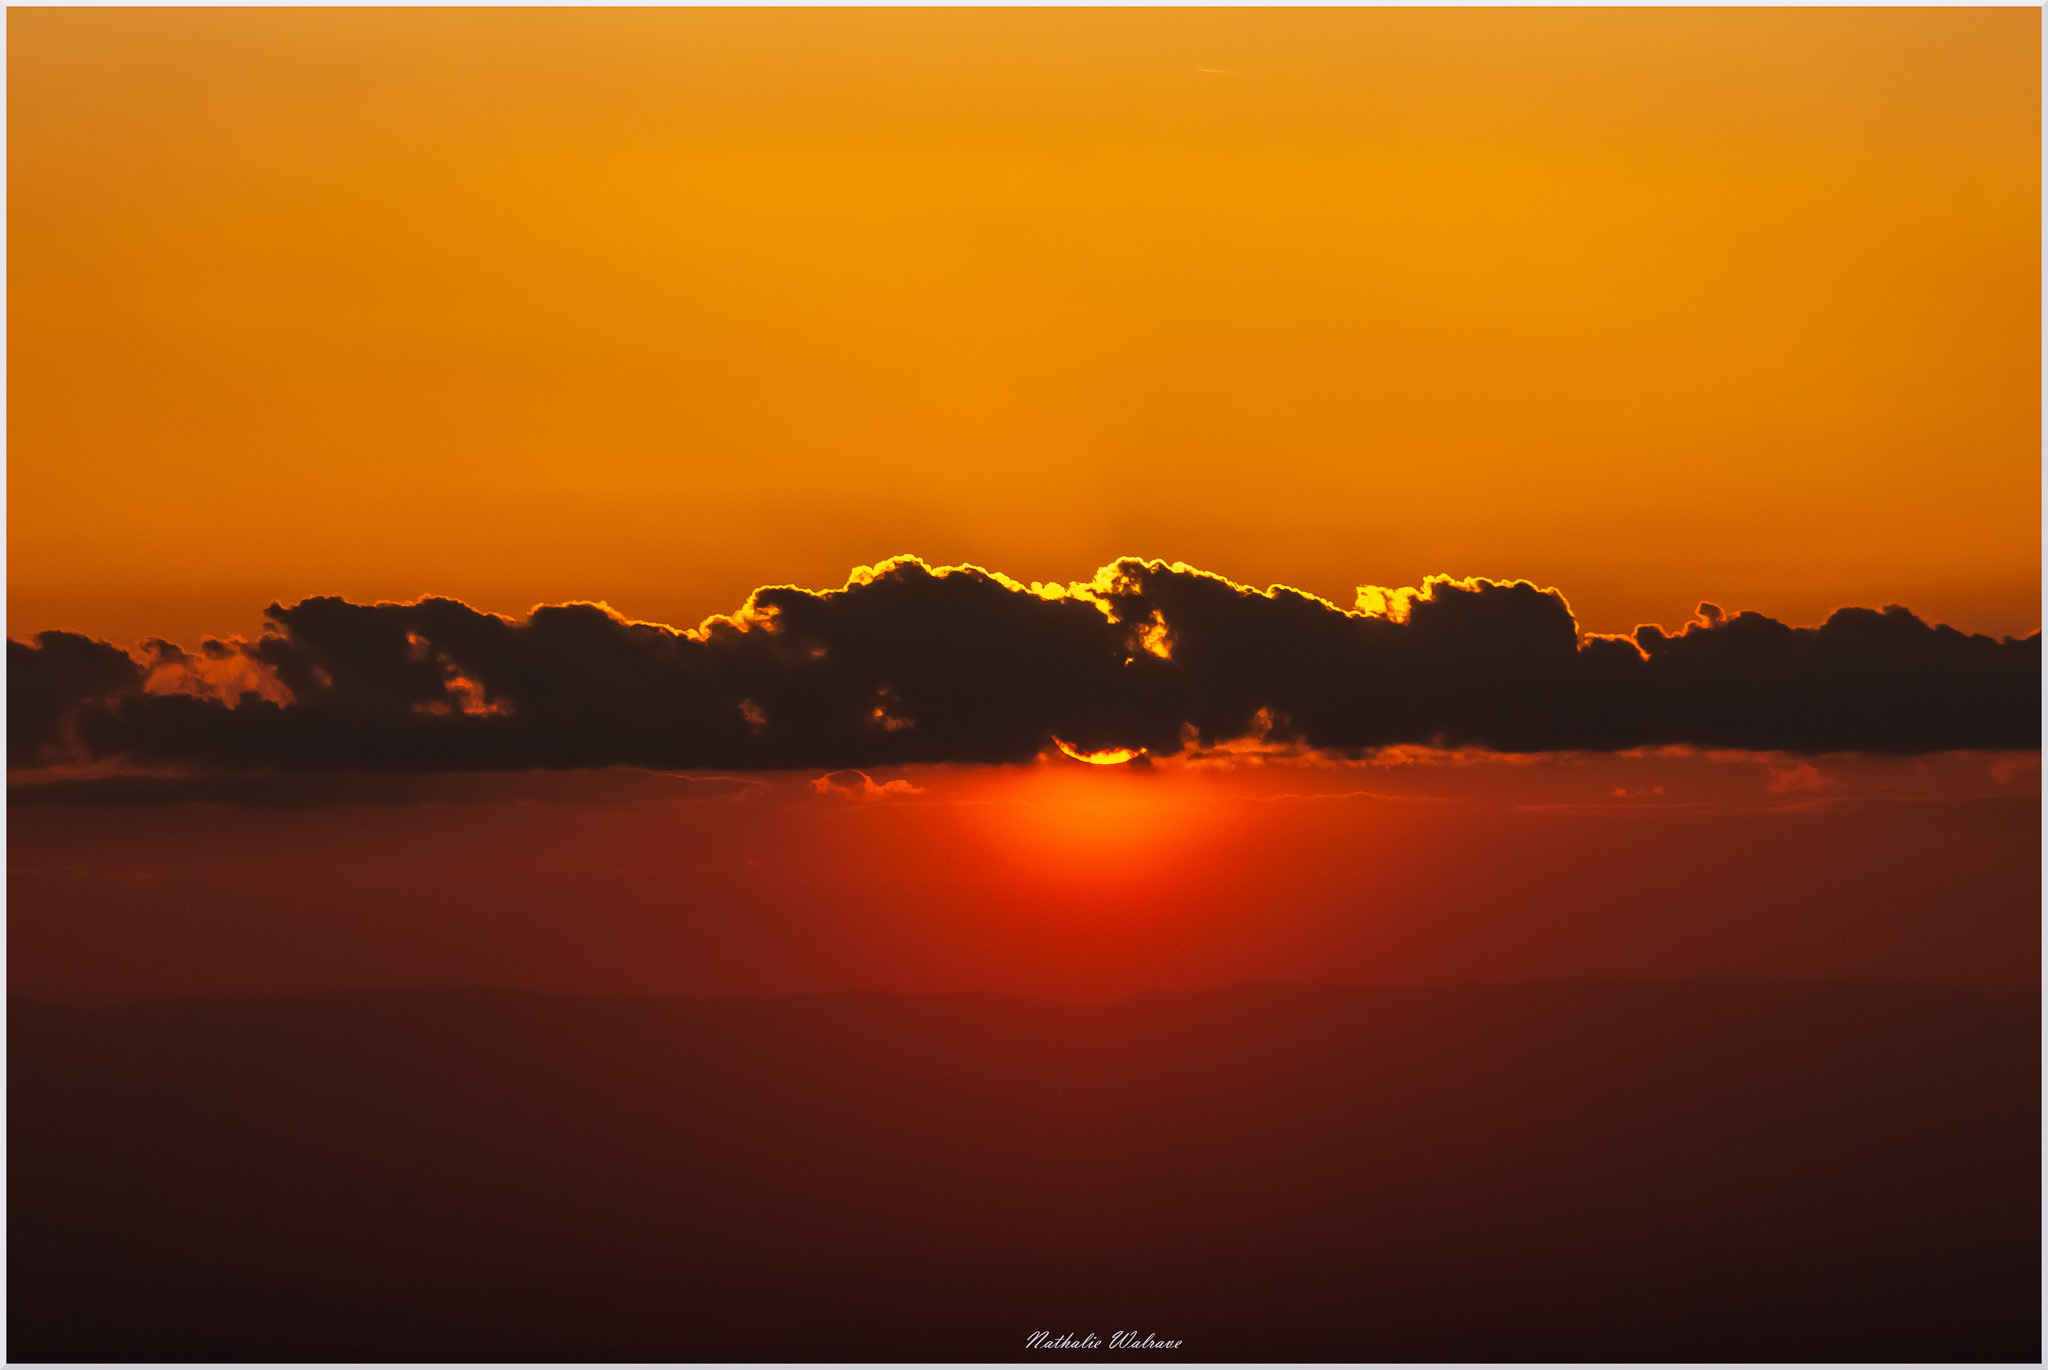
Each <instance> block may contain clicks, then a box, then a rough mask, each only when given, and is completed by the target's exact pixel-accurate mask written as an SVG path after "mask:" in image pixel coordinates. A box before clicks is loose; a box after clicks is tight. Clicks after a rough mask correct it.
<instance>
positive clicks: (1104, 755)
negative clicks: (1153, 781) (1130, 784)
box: [1052, 737, 1145, 766]
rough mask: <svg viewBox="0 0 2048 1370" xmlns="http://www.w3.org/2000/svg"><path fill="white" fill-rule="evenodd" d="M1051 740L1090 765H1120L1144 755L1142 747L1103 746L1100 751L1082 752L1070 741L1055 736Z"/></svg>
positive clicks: (1061, 748)
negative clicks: (1063, 740)
mask: <svg viewBox="0 0 2048 1370" xmlns="http://www.w3.org/2000/svg"><path fill="white" fill-rule="evenodd" d="M1052 742H1053V745H1054V746H1055V747H1058V748H1059V749H1060V750H1061V751H1063V752H1065V753H1066V754H1067V755H1068V756H1071V757H1073V758H1074V760H1076V761H1085V762H1087V763H1088V764H1089V765H1091V766H1121V765H1123V764H1124V763H1125V762H1127V761H1136V760H1137V759H1138V758H1139V757H1141V756H1143V755H1145V749H1144V748H1143V747H1104V748H1103V749H1101V750H1100V751H1093V752H1084V751H1082V750H1081V749H1080V748H1079V747H1076V746H1074V745H1073V744H1071V743H1067V742H1062V741H1060V740H1059V739H1058V738H1057V737H1056V738H1054V739H1053V740H1052Z"/></svg>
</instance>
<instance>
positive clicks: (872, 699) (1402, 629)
mask: <svg viewBox="0 0 2048 1370" xmlns="http://www.w3.org/2000/svg"><path fill="white" fill-rule="evenodd" d="M266 616H267V618H268V619H269V621H270V625H271V627H270V629H269V630H268V631H267V632H266V633H265V634H264V635H263V636H261V637H260V638H258V639H257V640H255V641H253V642H244V641H239V640H230V641H219V640H214V639H208V640H207V641H205V642H203V643H202V644H201V645H200V650H199V651H198V652H196V653H194V652H187V651H185V650H183V649H182V648H179V647H176V646H173V645H172V644H169V643H166V642H162V641H160V640H154V639H152V640H150V641H148V642H145V643H144V644H142V646H141V648H139V649H138V651H137V653H134V654H131V653H129V652H126V651H123V650H122V649H121V648H119V647H116V646H113V645H111V644H108V643H104V642H99V641H95V640H93V639H91V638H88V637H83V636H80V635H78V634H75V633H67V632H45V633H40V634H38V635H37V636H36V637H35V639H34V640H33V641H32V642H18V641H14V640H12V639H10V640H9V641H8V644H7V654H8V655H7V660H8V672H9V675H8V681H9V683H8V764H9V766H10V767H11V768H21V767H24V766H34V765H42V764H50V763H54V762H65V761H69V762H77V761H97V760H108V759H113V758H120V759H124V760H127V761H130V762H134V763H137V764H143V765H172V766H180V767H197V768H215V769H264V770H352V771H446V770H514V769H530V768H567V767H586V766H609V765H618V764H631V765H642V766H651V767H660V768H667V769H684V768H696V767H715V768H720V769H774V768H816V767H824V768H828V769H841V768H849V769H850V768H859V767H873V766H887V765H901V764H911V763H934V762H939V763H943V762H954V763H1002V762H1019V761H1027V760H1030V759H1031V758H1033V757H1036V756H1037V755H1039V754H1040V753H1041V752H1044V751H1046V750H1048V749H1049V748H1051V747H1054V746H1057V745H1058V744H1060V743H1064V744H1066V746H1067V748H1068V749H1070V750H1075V751H1082V752H1113V751H1115V750H1117V749H1130V750H1137V749H1143V750H1144V751H1146V752H1148V753H1150V754H1152V755H1155V756H1163V755H1171V754H1174V753H1177V752H1181V751H1183V750H1186V749H1189V748H1195V747H1213V746H1219V745H1225V744H1229V743H1232V742H1241V741H1244V740H1247V739H1251V740H1257V741H1259V742H1262V743H1265V744H1268V745H1290V746H1299V747H1305V748H1314V749H1321V750H1327V751H1330V752H1335V753H1339V754H1346V755H1360V754H1363V753H1366V752H1368V751H1371V750H1372V749H1375V748H1379V747H1385V746H1394V745H1412V744H1424V745H1438V746H1450V747H1467V748H1472V747H1477V748H1491V749H1494V750H1499V751H1512V752H1534V751H1556V750H1594V751H1613V750H1621V749H1626V748H1632V747H1639V746H1658V745H1693V746H1701V747H1725V748H1742V749H1753V750H1769V751H1786V752H1801V753H1818V752H1829V751H1877V752H1891V753H1913V752H1927V751H1942V750H1950V749H1957V748H1974V747H1984V748H2033V747H2038V746H2039V745H2040V738H2041V728H2040V690H2041V654H2040V634H2038V633H2036V634H2033V635H2032V636H2029V637H2027V638H2024V639H2014V638H2004V639H1999V640H1994V639H1992V638H1988V637H1984V636H1980V635H1969V634H1964V633H1961V632H1958V631H1956V630H1955V629H1952V628H1948V627H1943V626H1937V625H1932V624H1929V623H1926V622H1924V621H1922V620H1921V619H1920V618H1918V617H1917V616H1915V615H1914V614H1912V613H1910V612H1908V611H1907V610H1905V609H1903V608H1900V607H1898V606H1896V605H1894V606H1891V607H1888V608H1885V609H1882V610H1877V609H1842V610H1839V611H1837V612H1836V613H1835V614H1834V615H1832V616H1831V617H1830V618H1829V619H1828V621H1827V622H1826V623H1825V624H1822V625H1821V626H1820V627H1818V628H1802V627H1791V626H1788V625H1786V624H1783V623H1780V622H1777V621H1776V620H1774V619H1770V618H1766V617H1764V616H1763V615H1761V614H1754V613H1742V614H1735V615H1732V616H1730V615H1725V614H1723V613H1722V612H1721V611H1720V610H1719V609H1718V608H1716V607H1715V606H1713V605H1711V604H1703V605H1701V606H1700V616H1699V618H1698V619H1697V620H1695V621H1694V622H1692V623H1690V624H1688V625H1687V626H1686V627H1685V629H1684V630H1683V631H1681V632H1678V633H1675V634H1670V633H1666V632H1664V631H1663V630H1661V629H1659V628H1656V627H1643V628H1639V629H1637V630H1636V632H1635V634H1634V635H1633V637H1618V636H1616V637H1609V636H1603V635H1598V634H1582V633H1580V632H1579V631H1578V626H1577V624H1576V622H1575V621H1574V619H1573V617H1572V614H1571V610H1570V608H1569V607H1568V606H1567V604H1566V603H1565V600H1564V598H1563V597H1562V596H1561V595H1559V594H1558V593H1557V592H1556V591H1554V590H1545V589H1539V588H1537V587H1536V586H1534V585H1532V584H1530V583H1528V582H1526V581H1513V582H1504V581H1487V580H1462V581H1461V580H1453V579H1451V578H1449V577H1432V578H1431V579H1430V580H1429V581H1428V582H1427V583H1425V584H1424V586H1423V587H1422V588H1421V589H1420V590H1402V591H1391V592H1390V591H1385V590H1380V589H1376V588H1367V589H1363V590H1361V591H1360V592H1359V596H1358V603H1357V605H1356V607H1354V608H1353V609H1350V610H1345V609H1342V608H1339V607H1338V606H1336V605H1334V604H1331V603H1329V602H1328V601H1325V600H1322V599H1319V598H1316V597H1315V596H1313V595H1309V594H1306V593H1303V592H1301V591H1298V590H1292V589H1288V588H1286V587H1280V586H1276V587H1273V588H1272V589H1270V590H1266V591H1259V590H1254V589H1252V588H1250V587H1247V586H1243V585H1238V584H1234V583H1233V582H1231V581H1228V580H1226V579H1224V578H1222V577H1221V576H1217V575H1213V574H1210V573H1208V572H1205V571H1199V570H1196V569H1194V568H1192V567H1189V566H1186V565H1184V564H1181V563H1173V564H1171V565H1169V564H1166V563H1163V562H1155V561H1141V560H1136V559H1126V560H1122V561H1118V562H1116V563H1114V564H1112V565H1110V566H1107V567H1105V568H1103V569H1102V570H1101V571H1100V572H1098V573H1097V575H1096V576H1095V578H1094V579H1093V580H1092V581H1088V582H1082V583H1075V584H1071V585H1037V584H1033V585H1028V586H1027V585H1022V584H1020V583H1018V582H1016V581H1013V580H1011V579H1009V578H1008V577H1005V576H1002V575H999V574H995V573H992V572H989V571H985V570H982V569H980V568H978V567H942V568H933V567H930V566H928V565H926V564H925V563H923V562H922V561H919V560H917V559H915V558H909V557H904V558H898V559H895V560H892V561H888V562H884V563H882V564H880V565H878V566H874V567H862V568H860V569H858V570H856V571H855V573H854V574H853V576H852V578H851V579H850V580H849V581H848V582H847V584H846V585H845V586H844V587H843V588H841V589H839V590H832V591H810V590H802V589H797V588H795V587H792V586H773V587H768V588H764V589H761V590H757V591H756V592H755V593H754V594H753V595H752V596H750V597H749V599H748V601H747V603H746V604H745V605H744V606H743V607H742V608H741V609H740V610H739V611H738V612H737V613H735V614H731V615H726V616H721V617H717V618H712V619H709V620H706V621H705V623H704V624H702V625H701V626H699V627H698V628H695V629H690V630H679V629H675V628H671V627H667V626H664V625H661V624H653V623H639V622H633V621H631V620H628V619H625V618H623V617H621V616H620V615H618V614H617V613H615V612H613V611H612V610H610V609H609V608H608V607H606V606H604V605H600V604H561V605H548V606H543V607H540V608H537V609H535V610H534V611H533V612H532V613H531V614H530V615H529V616H528V617H527V618H526V619H524V620H511V619H506V618H502V617H499V616H497V615H494V614H487V613H483V612H480V611H478V610H476V609H473V608H470V607H469V606H468V605H465V604H462V603H460V602H459V601H456V600H450V599H435V598H429V599H422V600H420V601H418V602H417V603H411V604H354V603H350V602H349V601H347V600H343V599H338V598H332V597H322V598H315V599H308V600H305V601H303V602H301V603H298V604H295V605H291V606H289V607H285V606H281V605H272V606H271V607H270V608H269V610H268V611H267V613H266Z"/></svg>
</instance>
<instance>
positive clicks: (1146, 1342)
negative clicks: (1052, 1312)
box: [1024, 1332, 1180, 1351]
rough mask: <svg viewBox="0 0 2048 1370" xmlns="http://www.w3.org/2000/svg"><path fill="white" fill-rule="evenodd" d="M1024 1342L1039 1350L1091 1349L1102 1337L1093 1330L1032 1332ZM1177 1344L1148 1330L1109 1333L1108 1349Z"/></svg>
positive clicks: (1161, 1348)
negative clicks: (1139, 1332) (1079, 1333)
mask: <svg viewBox="0 0 2048 1370" xmlns="http://www.w3.org/2000/svg"><path fill="white" fill-rule="evenodd" d="M1024 1344H1025V1345H1026V1346H1032V1347H1036V1348H1037V1349H1038V1350H1040V1351H1093V1350H1095V1349H1096V1348H1097V1347H1099V1346H1101V1345H1102V1338H1100V1337H1098V1336H1096V1335H1095V1334H1094V1333H1093V1332H1083V1333H1082V1334H1081V1335H1080V1336H1078V1337H1077V1336H1075V1335H1074V1334H1073V1333H1072V1332H1062V1333H1060V1334H1059V1335H1058V1336H1057V1337H1055V1336H1054V1335H1053V1334H1052V1333H1050V1332H1033V1333H1032V1334H1031V1335H1030V1336H1028V1337H1026V1338H1025V1339H1024ZM1179 1345H1180V1343H1179V1342H1177V1341H1161V1340H1160V1339H1158V1338H1157V1337H1154V1336H1153V1335H1152V1334H1151V1333H1150V1332H1147V1333H1145V1334H1144V1335H1143V1336H1140V1335H1139V1334H1138V1333H1136V1332H1112V1333H1110V1334H1109V1346H1110V1349H1111V1350H1117V1351H1145V1350H1152V1351H1171V1350H1173V1349H1175V1348H1176V1347H1178V1346H1179Z"/></svg>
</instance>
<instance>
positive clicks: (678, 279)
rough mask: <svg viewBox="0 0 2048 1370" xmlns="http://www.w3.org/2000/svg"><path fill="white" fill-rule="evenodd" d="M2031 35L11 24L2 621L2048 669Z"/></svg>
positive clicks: (1068, 13) (330, 15)
mask: <svg viewBox="0 0 2048 1370" xmlns="http://www.w3.org/2000/svg"><path fill="white" fill-rule="evenodd" d="M2039 23H2040V19H2039V15H2038V13H2037V12H2036V11H2033V10H2030V9H2025V8H2017V9H1981V10H1921V9H1887V10H1812V11H1792V10H1775V11H1751V10H1644V11H1623V10H1610V11H1536V10H1527V11H1506V12H1496V11H1477V10H1392V11H1378V12H1373V11H1346V10H1310V11H1294V12H1273V11H1228V10H1198V11H1162V10H1143V11H1106V10H1037V11H1033V10H1018V11H1001V10H997V11H980V12H973V11H968V12H947V11H871V10H841V11H823V12H798V11H775V10H758V11H756V10H738V11H708V10H674V11H662V10H627V11H576V10H569V11H550V10H517V11H507V12H486V11H480V10H382V11H378V10H330V9H316V10H297V11H292V10H284V11H264V10H220V11H195V10H147V9H145V10H97V11H90V10H69V9H31V10H16V11H12V12H10V14H9V16H8V37H9V43H8V76H9V81H8V102H9V103H8V175H9V183H8V192H9V277H8V286H9V300H10V310H9V352H8V355H9V395H10V408H9V421H10V422H9V430H10V446H9V456H10V461H9V466H8V498H9V545H8V595H9V600H8V605H9V627H10V632H11V633H12V634H13V635H15V636H16V637H21V636H24V635H26V634H27V633H31V632H34V631H38V630H41V629H45V628H63V629H69V630H73V631H78V632H83V633H87V634H90V635H93V636H96V637H102V638H106V639H110V640H113V641H116V642H120V643H123V644H128V643H133V642H135V641H137V640H139V639H140V638H142V637H144V636H148V635H161V636H164V637H167V638H169V639H171V640H172V641H176V642H181V643H183V644H185V645H186V646H187V647H191V646H193V645H194V644H195V643H196V641H197V640H198V639H199V638H200V637H201V636H202V635H204V634H208V633H213V634H229V633H236V634H243V635H248V634H253V633H254V632H256V631H257V629H258V627H259V626H260V615H261V612H262V609H263V607H264V606H265V605H266V604H268V603H271V602H272V601H278V602H282V603H286V604H289V603H291V602H293V601H294V600H297V599H300V598H303V597H305V596H309V595H320V594H331V595H341V596H346V597H349V598H351V599H354V600H356V601H365V602H366V601H373V600H378V599H413V598H416V597H418V596H420V595H422V594H436V595H445V596H450V597H453V598H457V599H461V600H463V601H465V602H467V603H469V604H472V605H475V606H477V607H479V608H481V609H485V610H488V611H491V612H494V613H498V614H504V615H511V616H517V615H521V614H524V613H525V612H526V611H527V610H528V609H529V608H530V607H531V606H533V605H534V604H537V603H557V602H561V601H564V600H571V599H602V600H605V601H607V602H608V603H610V604H612V605H614V606H616V607H617V608H618V609H619V610H620V611H621V612H622V613H624V614H626V615H628V616H630V617H633V618H639V619H647V620H653V621H657V622H665V623H674V624H678V625H684V626H687V625H692V624H695V623H697V622H698V621H700V620H701V619H703V618H704V617H705V616H706V615H709V614H714V613H729V612H731V611H733V610H735V609H737V608H738V607H739V606H740V604H741V603H742V602H743V601H744V600H745V598H746V596H747V595H748V593H749V592H750V591H752V590H753V589H754V588H756V587H758V586H761V585H767V584H782V583H789V584H796V585H801V586H805V587H809V588H817V589H824V588H831V587H835V586H838V585H840V584H841V583H843V582H844V581H845V579H846V576H847V574H848V571H849V569H850V568H852V567H854V566H857V565H872V564H875V563H878V562H879V561H881V560H882V559H883V558H885V557H889V556H894V555H898V554H904V553H914V554H917V555H919V556H922V557H925V558H926V559H927V560H929V561H931V562H932V563H934V564H953V563H961V562H970V563H974V564H978V565H983V566H988V567H990V568H992V569H995V570H999V571H1003V572H1006V573H1008V574H1010V575H1012V576H1015V577H1017V578H1018V579H1020V580H1023V581H1030V580H1046V581H1076V580H1086V579H1087V578H1088V577H1089V576H1091V575H1092V574H1093V573H1094V571H1095V569H1096V568H1097V567H1099V566H1102V565H1105V564H1107V563H1109V562H1110V561H1111V560H1113V559H1114V558H1116V557H1119V556H1126V555H1135V556H1143V557H1155V558H1162V559H1166V560H1169V561H1176V560H1178V561H1186V562H1189V563H1191V564H1194V565H1197V566H1200V567H1203V568H1205V569H1208V570H1213V571H1216V572H1218V573H1220V574H1223V575H1227V576H1229V577H1231V578H1233V579H1234V580H1236V581H1239V582H1241V583H1244V584H1247V585H1253V586H1264V585H1267V584H1270V583H1275V582H1278V583H1284V584H1289V585H1296V586H1300V587H1302V588H1304V589H1307V590H1309V591H1311V592H1313V593H1315V594H1318V595H1320V596H1323V597H1325V598H1327V599H1329V600H1331V601H1332V602H1334V603H1337V604H1339V605H1342V606H1345V607H1348V606H1349V605H1350V603H1351V601H1352V598H1353V591H1354V587H1357V586H1360V585H1384V586H1403V585H1420V584H1422V581H1423V578H1424V577H1425V576H1427V575H1432V574H1451V575H1459V576H1467V575H1480V576H1488V577H1496V578H1508V579H1512V578H1524V577H1526V578H1528V579H1530V580H1532V581H1534V582H1535V583H1537V584H1539V585H1542V586H1556V587H1558V588H1559V589H1560V590H1562V591H1563V593H1564V594H1565V595H1566V596H1567V597H1568V599H1569V602H1570V604H1571V607H1572V608H1573V610H1574V611H1575V612H1576V613H1577V615H1578V617H1579V619H1580V623H1581V626H1582V627H1583V628H1585V629H1589V630H1592V631H1599V632H1614V633H1625V632H1628V631H1630V630H1631V629H1633V628H1634V627H1635V626H1636V625H1638V624H1640V623H1646V622H1648V623H1661V624H1663V625H1665V626H1667V627H1675V626H1676V625H1680V624H1682V623H1684V622H1685V621H1686V620H1687V619H1688V618H1689V617H1690V616H1691V614H1692V612H1693V609H1694V606H1695V604H1696V603H1697V602H1698V601H1700V600H1702V599H1711V600H1713V601H1715V602H1716V603H1718V604H1722V605H1725V606H1726V607H1727V608H1729V609H1730V610H1740V609H1754V610H1757V611H1760V612H1762V613H1765V614H1768V615H1771V616H1773V617H1775V618H1778V619H1781V620H1783V621H1785V622H1788V623H1795V624H1817V623H1819V622H1820V621H1821V620H1822V619H1823V618H1825V617H1826V615H1827V614H1828V613H1829V612H1831V611H1832V610H1834V609H1836V608H1838V607H1841V606H1843V605H1851V604H1854V605H1868V606H1872V607H1877V606H1882V605H1885V604H1890V603H1899V604H1904V605H1906V606H1907V607H1909V608H1911V609H1913V610H1914V611H1915V612H1916V613H1918V614H1920V615H1921V616H1922V617H1924V618H1926V619H1928V620H1929V621H1934V622H1943V623H1950V624H1953V625H1955V626H1957V627H1959V628H1961V629H1963V630H1964V631H1967V632H1983V633H1989V634H1993V635H1998V634H2026V633H2031V632H2033V631H2034V630H2035V629H2037V628H2038V627H2039V602H2040V601H2039V519H2038V512H2039V502H2040V486H2039V461H2038V454H2039V435H2040V428H2039V386H2038V378H2039V368H2040V354H2039V308H2038V299H2039V252H2038V242H2039V210H2038V202H2039V122H2038V110H2039V63H2038V53H2039Z"/></svg>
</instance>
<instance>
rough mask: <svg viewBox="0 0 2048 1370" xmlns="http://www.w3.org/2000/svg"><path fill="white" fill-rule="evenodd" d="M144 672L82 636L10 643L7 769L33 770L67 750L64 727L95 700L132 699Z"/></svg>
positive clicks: (113, 649)
mask: <svg viewBox="0 0 2048 1370" xmlns="http://www.w3.org/2000/svg"><path fill="white" fill-rule="evenodd" d="M141 687H142V668H141V667H140V666H138V665H137V664H136V663H135V661H134V659H133V658H132V657H130V656H129V655H128V654H127V653H126V652H124V651H122V650H121V649H120V648H119V647H115V646H112V645H110V644H108V643H105V642H96V641H94V640H93V639H92V638H89V637H84V636H81V635H80V634H78V633H63V632H46V633H37V634H36V636H35V639H34V645H33V646H31V645H29V644H28V643H26V642H16V641H15V640H14V639H13V638H9V639H7V764H8V766H9V767H17V766H32V765H35V764H36V763H38V762H39V761H43V760H46V759H49V758H50V757H51V756H52V755H53V754H54V753H57V752H59V751H61V750H64V744H65V742H66V741H67V739H66V737H65V727H66V724H67V722H68V721H69V720H70V719H71V718H72V716H73V715H75V714H76V713H77V712H78V710H79V708H80V707H81V706H82V705H84V704H86V703H88V702H90V701H94V700H101V699H106V698H109V697H111V696H115V695H122V694H133V693H134V692H135V691H136V690H138V689H140V688H141Z"/></svg>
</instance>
